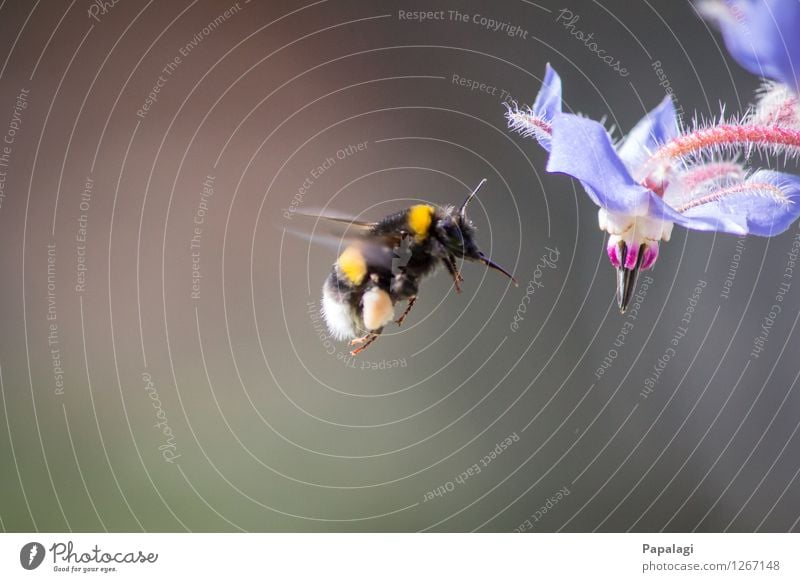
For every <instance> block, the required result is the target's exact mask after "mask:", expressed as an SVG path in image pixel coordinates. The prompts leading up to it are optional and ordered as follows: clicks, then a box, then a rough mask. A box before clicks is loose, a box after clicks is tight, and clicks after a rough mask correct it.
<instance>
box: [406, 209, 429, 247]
mask: <svg viewBox="0 0 800 582" xmlns="http://www.w3.org/2000/svg"><path fill="white" fill-rule="evenodd" d="M433 213H434V208H433V206H431V205H430V204H416V205H414V206H412V207H411V208H409V210H408V227H409V228H410V229H411V232H412V233H414V238H415V239H416V240H417V242H422V241H423V240H425V239H426V238H427V236H428V233H429V232H430V229H431V224H432V223H433Z"/></svg>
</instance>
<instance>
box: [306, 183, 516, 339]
mask: <svg viewBox="0 0 800 582" xmlns="http://www.w3.org/2000/svg"><path fill="white" fill-rule="evenodd" d="M485 182H486V179H483V180H482V181H481V182H480V184H478V186H477V187H476V188H475V190H473V191H472V193H471V194H470V195H469V196H468V197H467V199H466V200H465V201H464V202H463V204H461V206H459V207H455V206H447V207H445V208H438V207H436V206H434V205H432V204H415V205H414V206H411V207H410V208H407V209H405V210H402V211H400V212H397V213H395V214H391V215H389V216H387V217H386V218H384V219H382V220H380V221H378V222H361V221H356V220H351V219H347V218H340V217H332V216H324V215H322V216H317V218H323V219H327V220H332V221H336V222H343V223H347V224H348V226H350V227H354V228H355V229H356V230H357V231H358V233H359V234H358V236H357V237H356V238H355V240H354V241H353V242H352V243H350V244H348V245H347V246H346V248H345V249H344V251H343V252H342V253H341V254H340V255H339V257H338V258H337V259H336V262H335V263H334V265H333V269H332V270H331V273H330V274H329V275H328V278H327V279H326V280H325V284H324V285H323V287H322V314H323V318H324V319H325V322H326V324H327V326H328V329H329V330H330V332H331V335H333V336H334V337H336V338H337V339H339V340H345V339H350V340H351V342H350V345H351V346H358V347H357V348H354V349H353V350H352V351H351V352H350V353H351V354H352V355H356V354H358V353H360V352H361V351H363V350H364V349H365V348H366V347H367V346H369V345H370V344H372V342H374V341H375V340H376V339H377V338H378V336H379V335H380V334H381V332H382V331H383V328H384V327H385V326H386V325H387V324H389V323H390V322H391V321H392V320H394V322H395V323H396V324H398V325H401V324H402V323H403V321H404V320H405V318H406V317H407V316H408V314H409V312H410V311H411V308H412V307H413V306H414V303H415V302H416V300H417V296H418V293H419V285H420V281H421V280H422V279H423V278H424V277H426V276H428V275H431V274H432V273H433V272H434V271H435V270H436V268H437V267H438V266H439V265H444V267H445V268H446V270H447V272H448V273H449V274H450V276H451V277H452V278H453V284H454V286H455V289H456V292H461V283H462V282H463V280H464V279H463V277H462V276H461V272H460V271H459V269H458V263H457V261H458V260H459V259H461V260H467V261H473V262H478V263H482V264H484V265H486V266H487V267H488V268H491V269H494V270H496V271H499V272H500V273H502V274H503V275H505V276H507V277H508V278H510V279H511V280H512V282H513V283H514V285H516V284H517V282H516V280H515V279H514V277H513V276H512V275H511V273H509V272H508V271H506V270H505V269H504V268H502V267H501V266H499V265H498V264H496V263H494V262H493V261H492V260H491V259H489V258H488V257H487V256H486V255H485V254H483V252H482V251H481V250H480V249H479V248H478V246H477V244H476V242H475V228H474V226H473V225H472V222H471V221H470V220H469V218H468V217H467V205H468V204H469V202H470V201H471V200H472V199H473V198H474V197H475V195H476V194H477V192H478V190H479V189H480V188H481V186H483V184H484V183H485ZM398 259H400V260H401V261H398ZM404 301H405V302H406V303H407V304H406V308H405V310H404V311H403V313H402V314H401V315H400V317H398V318H397V319H394V316H395V306H396V305H397V304H398V303H400V302H404Z"/></svg>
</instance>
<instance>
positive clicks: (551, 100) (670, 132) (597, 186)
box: [506, 65, 800, 311]
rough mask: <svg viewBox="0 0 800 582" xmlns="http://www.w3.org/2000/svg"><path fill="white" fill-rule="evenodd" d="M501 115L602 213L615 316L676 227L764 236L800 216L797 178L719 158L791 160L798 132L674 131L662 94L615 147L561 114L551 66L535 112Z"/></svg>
mask: <svg viewBox="0 0 800 582" xmlns="http://www.w3.org/2000/svg"><path fill="white" fill-rule="evenodd" d="M506 116H507V118H508V121H509V127H510V129H512V130H514V131H517V132H519V133H521V134H523V135H528V136H532V137H535V138H536V139H537V140H538V141H539V143H540V144H541V145H542V146H543V147H544V148H545V149H547V150H548V151H549V152H550V155H549V158H548V162H547V171H548V172H558V173H563V174H567V175H568V176H571V177H573V178H575V179H577V180H579V181H580V182H581V184H582V185H583V188H584V190H586V193H587V194H588V195H589V197H590V198H591V199H592V201H594V203H595V204H597V206H599V207H600V210H599V214H598V216H599V222H600V228H601V229H602V230H604V231H606V232H608V233H609V235H610V236H609V240H608V247H607V251H608V256H609V259H610V261H611V263H612V265H613V266H614V267H615V268H616V269H617V301H618V304H619V307H620V309H621V310H622V311H624V310H625V308H626V306H627V304H628V301H629V299H630V296H631V293H632V290H633V287H634V285H635V280H636V275H637V273H638V271H639V270H644V269H648V268H650V267H651V266H652V265H653V263H654V262H655V260H656V259H657V258H658V248H659V241H662V240H663V241H668V240H669V238H670V235H671V233H672V228H673V225H674V224H676V223H677V224H679V225H681V226H683V227H685V228H690V229H694V230H702V231H717V232H727V233H733V234H739V235H743V234H748V233H749V234H756V235H761V236H772V235H776V234H779V233H780V232H783V231H784V230H786V229H787V228H788V227H789V225H790V224H791V223H792V222H793V221H794V220H795V219H796V218H797V216H798V215H800V178H798V177H797V176H792V175H789V174H783V173H779V172H772V171H766V170H759V171H756V172H754V173H748V172H747V171H746V170H745V169H744V168H743V167H742V166H741V165H740V164H738V163H736V162H733V161H726V160H720V159H719V155H718V154H719V153H720V151H726V148H730V147H734V146H736V145H742V144H743V145H747V146H749V147H756V148H768V147H772V148H775V147H778V146H776V143H778V142H779V141H780V144H779V145H780V147H784V148H786V149H785V150H784V151H786V152H787V153H789V154H790V155H795V153H796V152H800V132H796V131H793V130H790V129H786V128H773V133H774V135H773V134H770V133H769V131H767V130H765V129H764V128H761V127H760V126H759V127H756V126H746V127H745V126H732V125H719V126H713V127H705V128H698V129H697V130H695V131H694V132H690V133H687V134H681V133H680V132H679V131H678V123H677V119H676V115H675V109H674V107H673V104H672V101H671V100H670V99H669V98H665V99H664V100H663V101H662V102H661V104H659V105H658V107H656V108H655V109H653V110H652V111H650V112H649V113H648V114H647V115H646V116H645V117H644V118H642V119H641V120H640V121H639V123H637V124H636V126H635V127H634V128H633V129H632V130H631V132H630V133H629V134H628V135H627V137H626V138H625V139H624V140H623V141H622V142H621V143H619V144H616V145H615V144H614V143H612V141H611V137H610V136H609V134H608V132H607V131H606V129H605V127H604V126H603V125H602V124H600V123H598V122H597V121H593V120H591V119H587V118H584V117H580V116H577V115H573V114H569V113H563V112H562V111H561V80H560V78H559V77H558V75H557V74H556V72H555V71H554V70H553V69H552V68H551V67H550V66H549V65H548V68H547V74H546V75H545V80H544V85H543V87H542V89H541V91H540V93H539V96H538V97H537V99H536V101H535V103H534V106H533V107H532V108H528V109H524V110H520V109H519V108H516V107H514V108H509V111H508V112H507V115H506ZM748 132H749V133H748ZM751 133H752V134H754V136H751V135H750V134H751ZM748 140H749V141H748ZM759 140H761V141H759ZM781 140H782V141H781ZM792 140H794V141H792ZM795 142H796V143H795ZM787 144H788V145H787Z"/></svg>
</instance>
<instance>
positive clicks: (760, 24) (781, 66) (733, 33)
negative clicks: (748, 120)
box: [698, 0, 800, 91]
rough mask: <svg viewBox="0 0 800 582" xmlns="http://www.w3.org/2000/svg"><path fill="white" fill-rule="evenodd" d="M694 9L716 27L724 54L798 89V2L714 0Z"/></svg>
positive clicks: (761, 74)
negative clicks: (713, 22) (721, 37)
mask: <svg viewBox="0 0 800 582" xmlns="http://www.w3.org/2000/svg"><path fill="white" fill-rule="evenodd" d="M698 6H699V8H700V9H701V11H702V12H703V13H705V14H706V15H707V16H708V17H710V18H712V19H713V20H715V21H716V22H717V23H718V24H719V27H720V31H721V32H722V36H723V38H724V40H725V45H726V47H727V48H728V51H729V52H730V53H731V55H732V56H733V58H735V59H736V60H737V61H738V62H739V64H740V65H742V66H743V67H744V68H745V69H747V70H748V71H750V72H751V73H753V74H755V75H759V76H762V77H767V78H770V79H774V80H776V81H779V82H780V83H783V84H784V85H788V86H789V87H791V88H793V89H794V90H796V91H798V90H800V2H798V0H726V1H721V0H714V1H706V2H703V3H701V4H699V5H698Z"/></svg>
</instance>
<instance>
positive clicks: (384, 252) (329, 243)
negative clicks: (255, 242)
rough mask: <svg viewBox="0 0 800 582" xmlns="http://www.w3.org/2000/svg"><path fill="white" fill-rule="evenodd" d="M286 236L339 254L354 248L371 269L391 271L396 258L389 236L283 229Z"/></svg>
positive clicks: (394, 248)
mask: <svg viewBox="0 0 800 582" xmlns="http://www.w3.org/2000/svg"><path fill="white" fill-rule="evenodd" d="M284 230H285V232H286V233H287V234H291V235H293V236H296V237H299V238H302V239H305V240H307V241H310V242H312V243H314V244H315V245H323V246H325V247H328V248H331V249H334V250H335V251H336V253H337V254H341V253H342V252H344V250H345V249H347V248H348V247H351V246H355V247H356V248H357V249H358V250H359V251H360V252H361V254H362V255H363V256H364V258H365V259H366V261H367V264H368V265H370V266H371V267H373V268H380V269H385V270H391V268H392V260H393V259H395V258H397V255H396V254H395V250H396V248H397V247H396V246H395V244H394V242H393V240H394V238H393V237H391V236H382V235H367V236H364V235H353V234H350V235H346V236H336V235H331V234H326V233H319V232H318V233H309V232H304V231H301V230H296V229H289V228H286V229H284Z"/></svg>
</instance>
